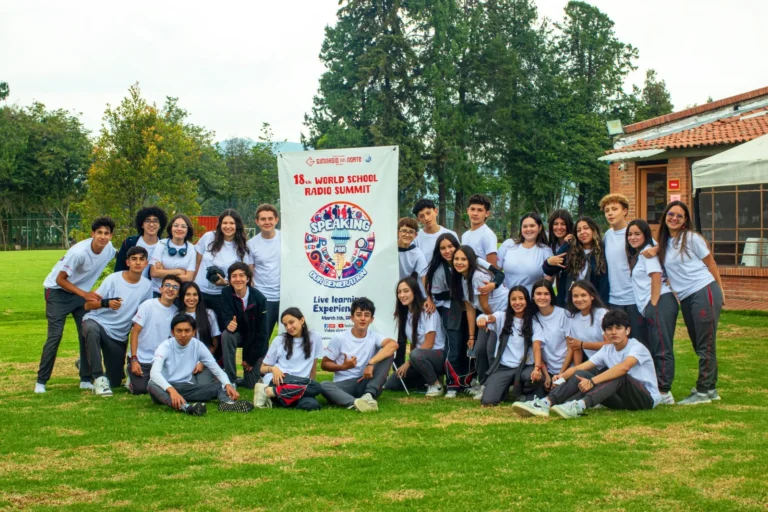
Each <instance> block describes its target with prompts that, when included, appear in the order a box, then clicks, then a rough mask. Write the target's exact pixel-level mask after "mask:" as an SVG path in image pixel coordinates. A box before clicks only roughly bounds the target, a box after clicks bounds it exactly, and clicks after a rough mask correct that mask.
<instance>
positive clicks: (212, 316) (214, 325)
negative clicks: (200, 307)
mask: <svg viewBox="0 0 768 512" xmlns="http://www.w3.org/2000/svg"><path fill="white" fill-rule="evenodd" d="M205 312H206V313H208V325H209V326H210V329H211V338H215V337H216V336H221V329H219V322H217V321H216V313H214V311H213V310H212V309H208V308H206V309H205ZM180 313H181V311H180ZM184 314H187V315H189V316H191V317H192V318H194V319H195V320H197V312H196V311H193V312H192V313H189V312H187V311H184ZM195 336H196V337H198V339H199V335H198V331H195Z"/></svg>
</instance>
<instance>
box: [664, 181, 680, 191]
mask: <svg viewBox="0 0 768 512" xmlns="http://www.w3.org/2000/svg"><path fill="white" fill-rule="evenodd" d="M667 188H668V189H669V190H680V180H669V181H668V182H667Z"/></svg>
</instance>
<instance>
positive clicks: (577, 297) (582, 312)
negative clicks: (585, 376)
mask: <svg viewBox="0 0 768 512" xmlns="http://www.w3.org/2000/svg"><path fill="white" fill-rule="evenodd" d="M567 309H568V312H569V313H570V314H571V319H570V322H569V326H568V336H566V337H565V341H566V343H568V353H567V354H566V356H565V362H564V363H563V365H564V366H565V367H566V368H567V367H569V366H570V365H571V362H573V364H574V365H576V366H578V365H580V364H581V363H583V362H584V358H585V357H590V356H591V355H592V354H594V353H595V352H597V351H598V350H600V349H601V348H602V346H603V345H604V344H605V341H604V340H603V328H602V322H603V317H604V316H605V314H606V313H607V312H608V310H607V309H606V307H605V303H604V302H603V301H602V299H601V298H600V296H599V295H598V294H597V290H596V289H595V287H594V285H593V284H592V283H590V282H589V281H587V280H585V279H582V280H579V281H576V282H575V283H573V286H571V289H570V290H568V303H567Z"/></svg>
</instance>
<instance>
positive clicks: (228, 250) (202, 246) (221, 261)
mask: <svg viewBox="0 0 768 512" xmlns="http://www.w3.org/2000/svg"><path fill="white" fill-rule="evenodd" d="M215 236H216V232H215V231H208V232H207V233H206V234H204V235H203V236H201V237H200V240H198V241H197V243H196V244H195V251H197V254H201V255H202V256H203V259H202V260H201V261H200V269H199V270H198V271H197V275H196V276H195V282H196V283H197V285H198V286H199V287H200V291H201V292H203V293H207V294H208V295H221V290H222V289H223V287H220V286H214V285H213V284H212V283H211V282H210V281H208V279H206V275H207V274H208V267H212V266H216V267H219V268H220V269H221V270H222V271H223V272H224V279H226V278H227V270H228V269H229V267H230V265H232V264H233V263H235V262H238V261H242V262H243V263H247V264H248V265H251V264H252V263H253V260H252V258H251V255H250V253H246V255H245V258H244V259H243V260H241V259H240V258H239V257H238V255H237V249H236V248H235V242H226V241H225V242H224V244H223V245H222V246H221V250H220V251H219V252H217V253H216V255H213V254H212V253H211V252H210V251H209V250H208V246H209V245H211V244H212V243H213V239H214V237H215Z"/></svg>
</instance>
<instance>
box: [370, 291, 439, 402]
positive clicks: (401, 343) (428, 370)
mask: <svg viewBox="0 0 768 512" xmlns="http://www.w3.org/2000/svg"><path fill="white" fill-rule="evenodd" d="M395 294H396V299H395V315H394V316H395V321H396V322H397V344H398V351H397V352H398V354H397V357H395V366H396V368H397V370H396V371H395V372H394V373H392V375H390V376H389V378H388V379H387V382H386V384H384V389H387V390H389V391H402V390H403V385H405V386H406V388H408V389H412V388H416V389H424V386H427V397H437V396H441V395H442V394H443V393H444V392H445V391H444V389H443V386H442V385H441V383H440V376H441V375H442V374H443V372H444V364H443V363H444V361H445V356H444V352H443V348H444V347H445V331H444V330H443V325H442V322H441V321H440V315H439V314H438V313H437V312H434V313H430V312H428V311H425V310H424V297H423V296H422V295H421V289H420V288H419V285H418V283H417V282H416V280H415V279H414V278H413V277H411V276H408V277H405V278H402V279H400V281H399V282H398V283H397V287H396V288H395ZM409 340H410V342H411V353H410V357H409V359H408V361H405V348H406V344H407V342H408V341H409ZM400 358H402V359H401V360H403V362H402V363H399V364H398V363H397V360H398V359H400Z"/></svg>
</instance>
